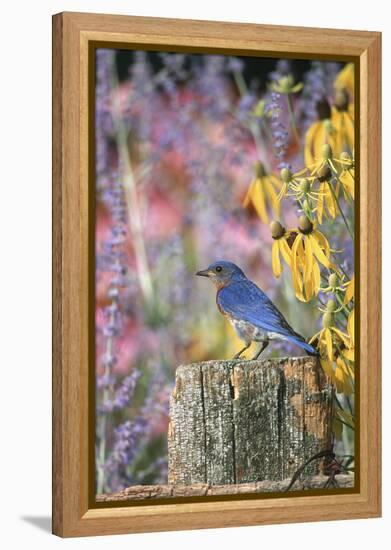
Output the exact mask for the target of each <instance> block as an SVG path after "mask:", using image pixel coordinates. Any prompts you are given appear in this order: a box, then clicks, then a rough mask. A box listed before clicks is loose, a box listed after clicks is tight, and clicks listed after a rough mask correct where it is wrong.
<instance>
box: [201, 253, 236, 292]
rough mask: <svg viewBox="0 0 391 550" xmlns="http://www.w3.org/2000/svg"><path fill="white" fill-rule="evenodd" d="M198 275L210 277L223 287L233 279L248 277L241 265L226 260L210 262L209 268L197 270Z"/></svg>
mask: <svg viewBox="0 0 391 550" xmlns="http://www.w3.org/2000/svg"><path fill="white" fill-rule="evenodd" d="M196 275H199V276H200V277H208V278H209V279H210V280H211V281H212V283H213V284H214V285H215V286H216V287H217V288H223V287H224V286H227V285H229V284H230V283H231V282H233V281H240V280H242V279H245V278H246V275H245V274H244V273H243V271H242V270H241V269H240V267H238V266H237V265H235V264H234V263H232V262H226V261H224V260H220V261H218V262H214V263H213V264H210V266H209V267H208V268H206V269H203V270H202V271H197V273H196Z"/></svg>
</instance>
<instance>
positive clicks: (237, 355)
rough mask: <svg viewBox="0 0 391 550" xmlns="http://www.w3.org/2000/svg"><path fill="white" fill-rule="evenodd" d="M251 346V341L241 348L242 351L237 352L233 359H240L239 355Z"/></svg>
mask: <svg viewBox="0 0 391 550" xmlns="http://www.w3.org/2000/svg"><path fill="white" fill-rule="evenodd" d="M250 346H251V342H249V343H248V344H246V345H245V346H244V348H243V349H241V350H240V351H238V353H236V355H234V356H233V359H239V357H240V356H241V355H242V353H243V352H244V351H246V349H248V348H249V347H250Z"/></svg>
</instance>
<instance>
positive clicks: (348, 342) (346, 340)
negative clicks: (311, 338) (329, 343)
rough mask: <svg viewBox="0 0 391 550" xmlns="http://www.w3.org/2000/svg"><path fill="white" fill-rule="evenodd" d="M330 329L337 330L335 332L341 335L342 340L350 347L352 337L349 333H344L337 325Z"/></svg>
mask: <svg viewBox="0 0 391 550" xmlns="http://www.w3.org/2000/svg"><path fill="white" fill-rule="evenodd" d="M330 330H332V331H333V332H335V334H336V335H337V336H338V337H339V339H340V340H342V342H343V343H344V344H345V346H346V347H347V348H349V347H350V339H349V336H348V335H347V334H344V333H343V332H342V331H341V330H339V329H338V328H336V327H330Z"/></svg>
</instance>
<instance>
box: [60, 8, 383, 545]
mask: <svg viewBox="0 0 391 550" xmlns="http://www.w3.org/2000/svg"><path fill="white" fill-rule="evenodd" d="M93 43H100V44H103V43H110V44H111V45H113V44H118V45H120V44H123V43H127V44H132V45H133V46H134V47H136V48H137V47H139V48H141V49H142V48H144V49H147V48H148V46H150V47H156V46H163V47H166V48H167V47H170V48H172V50H175V48H179V49H180V48H182V49H186V48H190V49H191V48H193V49H198V50H204V51H223V50H224V51H232V52H235V53H238V52H252V54H253V55H254V52H259V54H260V55H261V54H264V55H268V54H269V55H270V54H271V53H273V54H275V55H276V56H278V55H282V54H284V55H287V56H288V57H289V56H299V57H300V56H301V57H304V58H305V57H306V56H308V55H309V53H310V54H311V55H312V56H321V57H322V58H326V59H327V58H329V59H332V58H333V56H335V55H344V56H347V57H350V58H351V59H352V60H354V61H355V63H356V64H357V65H356V67H358V68H359V70H358V71H357V73H358V74H357V77H356V78H357V80H356V82H357V83H358V84H359V95H360V100H359V105H358V107H359V119H360V135H359V138H360V139H359V147H358V148H357V149H358V150H357V152H356V154H357V155H358V156H359V166H360V209H359V211H360V219H359V224H357V225H359V231H360V250H359V272H360V284H359V291H360V296H359V299H360V325H359V328H358V331H357V332H358V335H359V338H360V340H359V341H360V358H359V359H360V369H359V392H360V393H359V395H360V399H359V418H360V438H359V456H360V460H359V472H358V478H359V479H358V484H357V487H356V489H355V490H354V491H352V492H348V493H345V494H328V495H327V494H323V495H321V496H318V495H314V494H308V495H299V496H298V495H295V496H294V497H286V496H280V497H278V498H277V497H275V496H273V495H272V496H271V497H267V498H260V499H237V498H236V499H232V500H230V499H226V500H224V501H217V502H216V501H199V502H198V501H192V502H184V503H178V502H175V503H169V504H159V503H153V504H148V505H144V506H115V507H109V506H107V507H104V506H103V507H102V506H100V507H96V506H94V505H92V503H91V499H90V487H91V479H92V480H93V478H94V473H92V478H91V467H89V464H91V456H90V447H89V445H88V441H89V434H91V433H92V434H94V425H93V423H92V422H91V415H89V412H88V411H89V399H90V398H89V386H90V385H91V384H94V380H93V379H91V371H90V369H89V365H90V362H91V360H92V358H91V350H90V349H89V346H88V341H89V340H88V331H89V330H90V328H91V322H92V321H91V315H89V300H90V292H91V280H92V278H93V277H94V273H93V272H91V262H90V260H91V258H90V256H91V247H90V240H89V220H90V217H91V193H90V190H89V185H88V181H89V180H88V174H89V162H90V157H89V139H90V128H91V123H92V121H91V113H90V111H89V107H88V105H89V103H88V89H89V66H90V63H91V59H92V58H91V48H90V46H91V44H93ZM380 84H381V34H380V33H377V32H362V31H351V30H332V29H317V28H296V27H279V26H264V25H252V24H236V23H235V24H234V23H219V22H209V21H186V20H171V19H154V18H144V17H128V16H117V15H114V16H112V15H97V14H87V13H61V14H58V15H55V16H54V17H53V255H54V257H53V317H54V326H53V328H54V332H53V533H54V534H56V535H59V536H62V537H72V536H86V535H103V534H119V533H139V532H148V531H164V530H183V529H200V528H214V527H230V526H244V525H262V524H273V523H288V522H304V521H320V520H335V519H353V518H369V517H378V516H380V514H381V439H380V437H381V434H380V396H381V393H380V383H381V377H380V361H381V355H380V354H381V347H380V344H381V335H380V331H381V300H380V298H381V291H380V282H381V281H380V277H381V270H380V262H381V249H380V246H381V235H380V227H381V221H380V216H381V208H380V195H381V162H380V159H381V153H380V151H381V111H380V110H381V98H380V94H381V87H380Z"/></svg>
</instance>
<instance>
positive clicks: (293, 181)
mask: <svg viewBox="0 0 391 550" xmlns="http://www.w3.org/2000/svg"><path fill="white" fill-rule="evenodd" d="M306 171H307V169H306V168H304V169H303V170H300V172H296V174H292V172H291V171H290V170H289V168H283V169H282V170H281V172H280V176H281V180H282V186H281V190H280V193H279V195H278V197H277V198H278V200H279V201H280V200H281V199H283V198H284V197H285V195H286V194H287V192H288V189H289V188H290V187H292V188H293V187H294V186H297V187H299V186H300V184H301V182H302V179H303V178H301V177H300V176H302V175H303V174H304V173H305V172H306ZM312 179H314V178H312Z"/></svg>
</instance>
